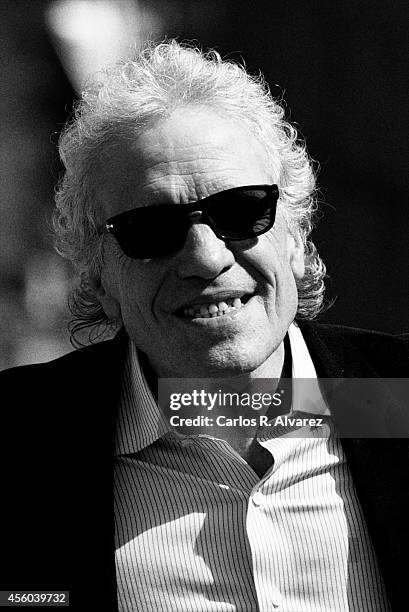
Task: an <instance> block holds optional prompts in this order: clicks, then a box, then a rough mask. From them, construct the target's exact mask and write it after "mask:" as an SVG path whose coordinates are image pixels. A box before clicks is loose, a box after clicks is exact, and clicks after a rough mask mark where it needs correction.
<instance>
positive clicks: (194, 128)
mask: <svg viewBox="0 0 409 612" xmlns="http://www.w3.org/2000/svg"><path fill="white" fill-rule="evenodd" d="M277 175H278V170H277V169H275V168H274V167H271V163H269V160H268V158H267V154H266V152H265V150H264V148H263V146H262V145H261V143H260V142H259V141H258V140H257V138H256V137H255V136H254V135H253V134H252V133H251V132H250V131H249V130H248V129H247V128H246V127H243V126H241V125H239V124H238V123H236V122H234V121H232V120H230V119H225V118H221V117H219V116H218V115H217V114H215V113H213V112H211V111H204V110H194V109H180V110H178V111H176V112H174V113H173V115H172V116H171V117H170V118H169V119H167V120H166V121H164V122H162V123H160V124H157V125H156V126H154V127H152V128H151V129H149V130H147V131H145V132H144V133H143V134H142V135H140V136H138V137H137V138H135V139H133V138H132V135H131V134H130V137H129V138H128V139H126V140H122V141H121V142H120V143H117V145H116V146H115V148H113V149H111V150H110V151H109V153H106V154H105V155H104V159H103V160H101V163H100V165H99V169H98V172H97V176H96V191H97V195H98V199H99V201H100V202H101V204H102V206H103V209H104V213H105V214H106V215H107V216H110V215H114V214H118V213H119V212H122V211H123V210H129V209H131V208H136V207H138V206H148V205H151V204H159V203H175V204H178V203H187V202H192V201H195V200H198V199H201V198H204V197H207V196H208V195H211V194H212V193H215V192H217V191H221V190H223V189H228V188H230V187H238V186H241V185H251V184H260V183H268V182H275V180H276V177H277Z"/></svg>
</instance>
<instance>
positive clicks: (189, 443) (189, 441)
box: [181, 438, 195, 446]
mask: <svg viewBox="0 0 409 612" xmlns="http://www.w3.org/2000/svg"><path fill="white" fill-rule="evenodd" d="M194 442H195V441H194V440H192V438H184V439H183V440H182V442H181V444H182V446H192V444H194Z"/></svg>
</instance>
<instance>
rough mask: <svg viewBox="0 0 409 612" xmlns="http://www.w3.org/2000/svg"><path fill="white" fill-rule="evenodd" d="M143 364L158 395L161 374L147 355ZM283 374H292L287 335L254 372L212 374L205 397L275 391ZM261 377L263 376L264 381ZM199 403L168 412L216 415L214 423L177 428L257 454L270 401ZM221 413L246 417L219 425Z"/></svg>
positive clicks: (228, 417)
mask: <svg viewBox="0 0 409 612" xmlns="http://www.w3.org/2000/svg"><path fill="white" fill-rule="evenodd" d="M141 365H142V367H143V370H144V373H145V376H146V378H147V381H148V383H149V385H150V387H151V390H152V392H153V393H154V394H155V396H156V388H157V380H158V376H157V374H156V373H155V371H154V370H153V368H152V367H151V365H150V364H149V362H148V359H147V358H146V356H143V360H142V361H141ZM281 377H286V378H291V350H290V345H289V341H288V338H287V337H286V339H285V341H283V342H281V344H280V345H279V347H278V348H277V350H276V351H274V353H272V355H270V357H269V358H268V359H267V360H266V361H265V362H264V363H262V364H261V365H260V366H259V367H258V368H256V369H255V370H253V371H252V372H246V373H244V374H240V375H238V376H234V377H232V376H229V377H219V378H215V377H214V376H212V379H209V380H211V381H212V382H211V383H210V384H207V385H206V389H205V392H206V398H208V397H209V396H210V395H212V396H213V397H216V395H217V394H218V392H219V391H220V390H222V391H223V392H227V393H229V394H230V393H239V394H241V395H240V397H243V394H244V393H245V394H246V396H247V397H250V398H254V397H260V395H261V394H262V393H265V392H267V393H269V394H271V395H273V394H274V392H275V391H276V388H277V385H278V382H279V380H280V378H281ZM166 378H171V376H169V375H167V376H166ZM200 378H202V377H200ZM260 379H264V380H263V381H261V380H260ZM186 382H187V381H186ZM197 382H198V381H196V383H197ZM203 382H204V381H203ZM206 382H209V381H206ZM186 391H187V392H188V393H189V394H191V393H192V390H191V389H189V390H188V389H187V388H186ZM172 392H173V390H172ZM183 392H185V389H183ZM256 394H257V395H256ZM179 395H181V394H179ZM199 404H200V405H197V404H196V405H195V406H194V407H192V406H189V407H184V408H182V409H180V410H179V411H178V412H177V413H176V412H170V411H168V412H167V414H165V416H166V417H167V418H170V417H172V416H175V414H177V415H178V417H180V418H194V417H196V416H200V417H203V418H207V419H213V422H212V426H211V427H210V426H209V424H208V423H209V421H204V422H203V424H201V425H198V426H195V427H194V428H193V429H192V427H191V426H188V425H186V426H183V425H178V427H177V431H178V432H179V433H181V434H184V435H190V434H192V433H194V434H200V433H202V434H207V435H211V436H213V437H215V438H221V439H223V440H226V441H227V442H228V443H229V444H230V445H231V446H232V447H233V448H234V449H235V450H236V451H237V452H238V453H239V454H240V455H241V456H242V457H243V458H245V459H247V458H248V457H249V453H253V454H254V452H255V451H256V450H257V447H259V445H258V444H255V437H256V434H257V430H258V428H259V417H260V416H264V415H266V414H267V412H268V410H269V408H270V406H269V405H268V404H267V405H264V404H263V405H262V406H261V407H259V406H258V407H257V409H255V408H254V407H253V406H252V405H247V406H243V405H240V406H237V404H230V405H229V404H227V405H226V404H225V403H224V404H223V405H222V406H220V405H219V406H217V405H216V406H214V407H212V408H211V409H209V404H207V405H206V403H203V402H202V403H200V402H199ZM162 408H163V407H162ZM218 416H222V417H223V419H224V421H223V422H224V423H225V422H226V421H229V420H232V421H233V420H234V419H236V423H237V418H238V417H242V418H243V420H245V419H246V424H242V423H240V424H235V425H233V426H225V425H223V426H218V425H217V417H218ZM248 423H250V424H248Z"/></svg>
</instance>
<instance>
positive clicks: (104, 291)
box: [88, 275, 121, 321]
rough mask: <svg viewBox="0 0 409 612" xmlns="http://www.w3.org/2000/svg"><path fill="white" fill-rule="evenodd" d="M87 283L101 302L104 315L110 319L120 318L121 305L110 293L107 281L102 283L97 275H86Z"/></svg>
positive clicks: (116, 319)
mask: <svg viewBox="0 0 409 612" xmlns="http://www.w3.org/2000/svg"><path fill="white" fill-rule="evenodd" d="M88 284H89V286H90V287H91V289H92V291H93V293H94V295H95V296H96V298H97V300H98V301H99V303H100V304H101V306H102V308H103V310H104V312H105V314H106V316H107V317H108V318H109V319H110V320H111V321H118V320H120V319H121V307H120V305H119V301H118V300H117V299H116V298H115V297H114V296H113V295H112V293H111V291H110V289H109V286H108V283H104V281H103V280H102V278H100V277H99V276H97V275H90V276H89V277H88Z"/></svg>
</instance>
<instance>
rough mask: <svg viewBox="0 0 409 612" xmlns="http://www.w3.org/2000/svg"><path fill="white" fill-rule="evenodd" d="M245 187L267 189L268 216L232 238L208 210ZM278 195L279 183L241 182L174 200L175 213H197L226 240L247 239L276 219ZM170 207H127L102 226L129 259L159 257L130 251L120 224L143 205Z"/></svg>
mask: <svg viewBox="0 0 409 612" xmlns="http://www.w3.org/2000/svg"><path fill="white" fill-rule="evenodd" d="M246 190H247V191H257V190H259V191H265V192H266V195H267V197H268V198H269V207H270V212H271V218H270V221H269V222H268V224H267V226H266V227H265V228H263V229H262V230H260V231H258V232H254V230H253V231H252V232H249V233H246V234H242V235H240V237H239V238H235V237H233V238H232V237H230V236H228V235H227V234H226V233H223V232H222V231H220V230H219V229H218V227H217V224H215V222H214V221H213V219H212V218H211V216H209V214H208V210H209V209H211V208H213V207H214V206H215V205H217V201H218V200H223V199H225V198H226V195H229V196H230V195H234V193H235V192H237V193H240V192H243V191H246ZM279 197H280V193H279V189H278V186H277V185H275V184H274V185H268V184H263V185H243V186H241V187H232V188H231V189H225V190H223V191H218V192H217V193H214V194H212V195H210V196H208V197H206V198H203V199H202V200H196V201H195V202H189V203H188V204H177V210H178V214H180V213H183V214H184V215H187V216H189V215H191V214H192V213H200V223H205V224H206V225H208V226H209V227H210V228H211V229H212V231H213V232H214V234H215V235H216V236H217V237H218V238H219V239H221V240H223V241H225V242H240V241H242V240H249V239H251V238H257V237H258V236H261V235H262V234H265V233H266V232H268V231H269V230H270V229H271V228H272V227H273V225H274V222H275V216H276V210H277V201H278V199H279ZM170 207H172V208H173V209H174V208H175V204H157V205H155V204H154V205H152V206H149V207H138V208H133V209H131V210H127V211H125V212H122V213H120V214H119V215H115V216H113V217H110V218H109V219H107V220H106V222H105V229H106V231H107V232H108V233H110V234H112V235H113V236H114V237H115V239H116V240H117V242H118V244H119V246H120V247H121V249H122V250H123V251H124V253H125V255H127V256H128V257H130V258H131V259H149V258H152V257H160V256H161V255H151V256H146V257H144V256H135V255H129V254H128V253H127V252H126V250H125V249H124V248H123V246H122V244H121V238H120V234H121V226H123V224H124V223H127V224H129V223H130V222H131V221H132V219H133V217H134V216H138V213H140V211H141V210H143V208H151V209H153V208H155V209H156V212H157V213H159V214H160V211H161V209H162V210H166V211H168V210H170ZM185 240H186V237H185ZM182 246H183V245H182ZM182 246H179V247H178V248H175V251H176V250H179V249H180V248H182ZM172 252H173V251H172ZM170 253H171V251H170V252H169V254H170Z"/></svg>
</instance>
